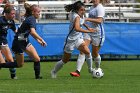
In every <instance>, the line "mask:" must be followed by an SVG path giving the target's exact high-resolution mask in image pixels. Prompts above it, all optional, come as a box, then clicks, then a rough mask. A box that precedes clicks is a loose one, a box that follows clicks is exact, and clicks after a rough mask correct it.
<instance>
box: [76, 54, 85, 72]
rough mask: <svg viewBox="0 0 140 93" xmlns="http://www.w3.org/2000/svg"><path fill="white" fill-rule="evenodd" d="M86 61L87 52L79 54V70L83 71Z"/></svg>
mask: <svg viewBox="0 0 140 93" xmlns="http://www.w3.org/2000/svg"><path fill="white" fill-rule="evenodd" d="M84 62H85V54H79V56H78V59H77V67H76V68H77V70H78V71H79V72H80V71H81V69H82V66H83V64H84Z"/></svg>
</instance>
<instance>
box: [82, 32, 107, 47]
mask: <svg viewBox="0 0 140 93" xmlns="http://www.w3.org/2000/svg"><path fill="white" fill-rule="evenodd" d="M84 39H85V40H86V39H87V40H91V44H92V45H94V46H102V45H103V43H104V41H105V37H103V38H101V37H99V36H94V37H92V36H90V35H89V34H87V33H84Z"/></svg>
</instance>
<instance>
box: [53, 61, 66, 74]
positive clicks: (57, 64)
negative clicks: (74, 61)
mask: <svg viewBox="0 0 140 93" xmlns="http://www.w3.org/2000/svg"><path fill="white" fill-rule="evenodd" d="M63 65H64V62H63V61H62V60H60V61H58V62H57V63H56V65H55V67H54V69H53V71H54V72H55V73H57V72H58V71H59V70H60V69H61V68H62V67H63Z"/></svg>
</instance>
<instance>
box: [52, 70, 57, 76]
mask: <svg viewBox="0 0 140 93" xmlns="http://www.w3.org/2000/svg"><path fill="white" fill-rule="evenodd" d="M51 77H52V78H56V72H55V71H54V70H52V71H51Z"/></svg>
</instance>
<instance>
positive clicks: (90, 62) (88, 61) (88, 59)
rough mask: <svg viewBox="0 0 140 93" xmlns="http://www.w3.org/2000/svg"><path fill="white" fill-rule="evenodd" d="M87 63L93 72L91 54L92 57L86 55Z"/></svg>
mask: <svg viewBox="0 0 140 93" xmlns="http://www.w3.org/2000/svg"><path fill="white" fill-rule="evenodd" d="M86 62H87V66H88V69H89V70H92V56H91V53H90V56H88V55H86Z"/></svg>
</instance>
